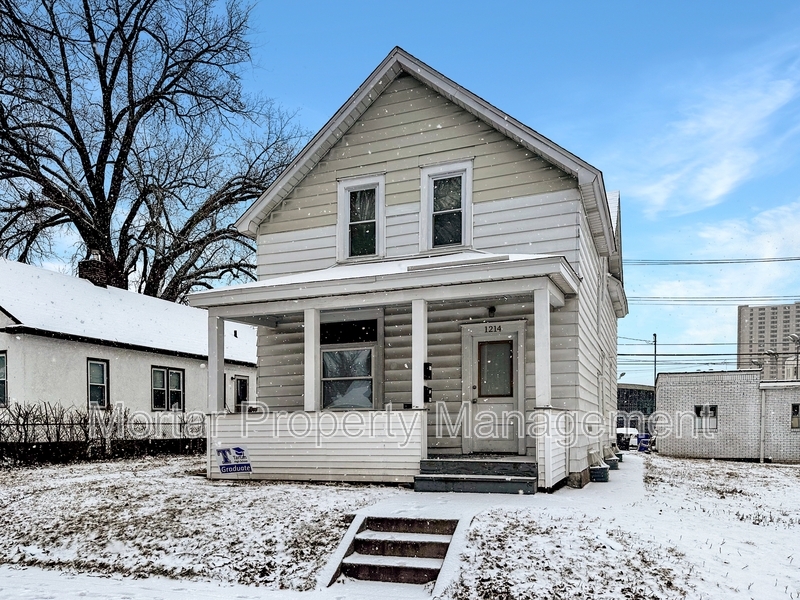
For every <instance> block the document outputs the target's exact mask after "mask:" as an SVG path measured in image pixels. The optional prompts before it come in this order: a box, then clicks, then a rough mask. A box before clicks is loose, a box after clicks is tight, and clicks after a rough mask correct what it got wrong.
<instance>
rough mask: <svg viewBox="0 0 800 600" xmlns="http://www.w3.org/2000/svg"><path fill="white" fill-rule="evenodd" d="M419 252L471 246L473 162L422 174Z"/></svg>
mask: <svg viewBox="0 0 800 600" xmlns="http://www.w3.org/2000/svg"><path fill="white" fill-rule="evenodd" d="M420 189H421V194H422V197H421V203H420V204H421V206H422V210H423V213H424V214H423V215H421V218H420V251H425V250H433V249H436V248H447V247H451V246H469V245H471V244H472V161H462V162H458V163H449V164H444V165H435V166H432V167H424V168H423V169H422V170H421V172H420Z"/></svg>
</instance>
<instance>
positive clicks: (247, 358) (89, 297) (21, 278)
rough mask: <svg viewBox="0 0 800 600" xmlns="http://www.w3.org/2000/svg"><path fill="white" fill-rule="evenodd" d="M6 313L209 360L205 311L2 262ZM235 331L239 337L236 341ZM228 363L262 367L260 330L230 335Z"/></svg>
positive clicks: (69, 331)
mask: <svg viewBox="0 0 800 600" xmlns="http://www.w3.org/2000/svg"><path fill="white" fill-rule="evenodd" d="M0 308H2V310H3V311H4V312H6V313H7V314H8V315H10V316H11V317H12V318H13V319H15V320H16V321H17V322H18V323H19V324H20V325H23V326H25V327H31V328H34V329H39V330H43V331H49V332H53V333H60V334H66V335H74V336H80V337H85V338H91V339H96V340H104V341H108V342H116V343H121V344H132V345H136V346H144V347H147V348H154V349H158V350H166V351H170V352H182V353H186V354H196V355H200V356H207V355H208V315H207V312H206V311H205V310H202V309H197V308H191V307H189V306H184V305H181V304H176V303H174V302H167V301H166V300H160V299H158V298H153V297H151V296H144V295H142V294H137V293H135V292H129V291H127V290H121V289H118V288H112V287H109V288H101V287H97V286H95V285H93V284H92V283H91V282H89V281H86V280H85V279H79V278H77V277H71V276H69V275H64V274H62V273H56V272H55V271H48V270H47V269H42V268H39V267H32V266H30V265H25V264H22V263H18V262H14V261H9V260H5V259H2V258H0ZM234 331H235V332H236V334H237V337H234ZM225 358H226V359H229V360H238V361H244V362H249V363H255V362H256V329H255V327H252V326H249V325H244V324H241V323H237V324H236V325H235V327H232V326H231V324H229V325H228V326H227V327H226V331H225Z"/></svg>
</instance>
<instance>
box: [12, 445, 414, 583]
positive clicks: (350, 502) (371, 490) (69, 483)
mask: <svg viewBox="0 0 800 600" xmlns="http://www.w3.org/2000/svg"><path fill="white" fill-rule="evenodd" d="M203 466H204V462H203V460H202V458H201V459H198V458H190V457H177V458H149V459H142V460H122V461H115V462H102V463H86V464H76V465H69V466H52V467H45V468H38V469H14V470H0V523H2V527H0V564H4V563H12V564H16V565H37V566H43V567H49V568H56V569H66V570H71V571H79V572H91V573H95V574H112V573H113V574H121V575H131V576H134V577H149V576H152V575H165V576H168V577H171V578H188V579H211V580H217V581H222V582H229V583H239V584H251V585H260V586H268V587H270V588H274V589H284V588H289V589H296V590H304V589H308V588H310V587H313V586H314V585H315V584H316V574H317V572H318V570H319V568H320V566H321V565H324V564H325V562H326V560H327V558H328V555H329V554H330V553H331V552H332V551H333V550H334V549H335V548H336V546H337V545H338V543H339V540H340V539H341V537H342V535H343V534H344V532H345V530H346V529H347V526H348V524H349V518H348V515H351V514H352V513H353V512H354V511H355V510H356V509H358V508H361V507H362V506H365V505H368V504H373V503H375V502H377V501H379V500H382V499H384V498H386V497H388V496H391V495H394V494H399V493H406V494H409V493H412V492H410V491H409V490H406V489H401V488H396V487H378V486H355V485H354V486H349V485H306V484H286V483H260V482H259V483H245V484H238V483H234V482H215V483H211V482H209V481H208V480H206V479H205V478H204V477H200V476H197V475H196V474H193V473H197V472H198V471H200V470H202V469H203ZM203 472H204V471H203ZM0 595H2V594H0Z"/></svg>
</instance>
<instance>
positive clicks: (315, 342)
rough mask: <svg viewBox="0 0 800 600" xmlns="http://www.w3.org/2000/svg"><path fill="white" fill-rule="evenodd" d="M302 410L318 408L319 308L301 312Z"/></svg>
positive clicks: (308, 410)
mask: <svg viewBox="0 0 800 600" xmlns="http://www.w3.org/2000/svg"><path fill="white" fill-rule="evenodd" d="M303 336H304V337H303V346H304V352H305V362H304V367H303V369H304V370H303V375H304V386H303V410H305V411H306V412H314V411H315V410H318V408H319V397H320V395H319V386H320V364H319V360H320V358H319V309H318V308H307V309H305V311H304V313H303Z"/></svg>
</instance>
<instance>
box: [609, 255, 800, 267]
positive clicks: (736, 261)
mask: <svg viewBox="0 0 800 600" xmlns="http://www.w3.org/2000/svg"><path fill="white" fill-rule="evenodd" d="M798 260H800V256H782V257H776V258H720V259H714V258H712V259H705V260H704V259H698V260H691V259H689V260H680V259H663V260H660V259H647V258H644V259H630V260H623V261H622V263H623V264H624V265H625V266H628V265H630V266H632V267H639V266H648V267H656V266H664V265H743V264H750V263H776V262H792V261H798Z"/></svg>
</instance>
